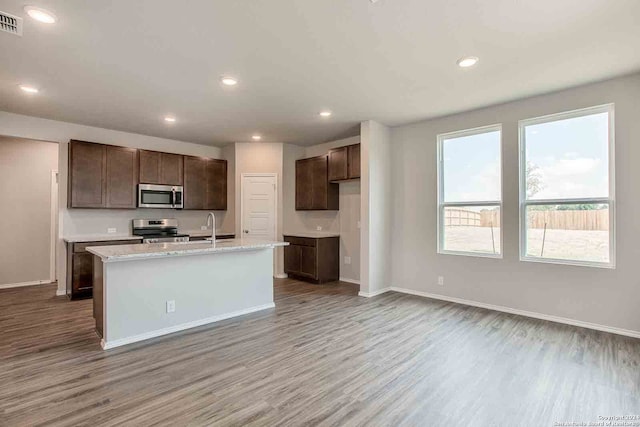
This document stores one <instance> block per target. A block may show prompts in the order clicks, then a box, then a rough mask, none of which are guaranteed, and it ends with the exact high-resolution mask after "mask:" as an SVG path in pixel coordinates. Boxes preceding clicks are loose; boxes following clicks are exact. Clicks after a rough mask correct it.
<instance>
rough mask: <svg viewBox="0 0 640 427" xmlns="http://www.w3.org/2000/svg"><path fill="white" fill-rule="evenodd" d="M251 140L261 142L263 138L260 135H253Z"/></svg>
mask: <svg viewBox="0 0 640 427" xmlns="http://www.w3.org/2000/svg"><path fill="white" fill-rule="evenodd" d="M251 139H253V140H254V141H260V140H261V139H262V136H260V135H253V136H252V137H251Z"/></svg>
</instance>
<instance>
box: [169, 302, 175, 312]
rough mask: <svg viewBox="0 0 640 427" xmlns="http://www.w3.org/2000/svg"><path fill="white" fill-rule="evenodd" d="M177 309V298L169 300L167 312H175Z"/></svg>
mask: <svg viewBox="0 0 640 427" xmlns="http://www.w3.org/2000/svg"><path fill="white" fill-rule="evenodd" d="M175 311H176V302H175V300H171V301H167V313H173V312H175Z"/></svg>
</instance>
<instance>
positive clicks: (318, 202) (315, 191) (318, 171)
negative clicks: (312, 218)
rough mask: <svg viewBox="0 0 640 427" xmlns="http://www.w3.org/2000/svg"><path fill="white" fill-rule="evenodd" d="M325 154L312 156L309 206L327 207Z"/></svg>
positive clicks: (327, 184) (327, 181) (315, 207)
mask: <svg viewBox="0 0 640 427" xmlns="http://www.w3.org/2000/svg"><path fill="white" fill-rule="evenodd" d="M327 169H328V165H327V156H320V157H314V158H313V159H312V162H311V180H312V190H311V200H312V202H311V208H312V209H327V187H328V186H329V177H328V170H327Z"/></svg>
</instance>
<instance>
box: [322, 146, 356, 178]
mask: <svg viewBox="0 0 640 427" xmlns="http://www.w3.org/2000/svg"><path fill="white" fill-rule="evenodd" d="M357 178H360V144H355V145H348V146H345V147H339V148H334V149H332V150H329V181H331V182H335V181H345V180H348V179H357Z"/></svg>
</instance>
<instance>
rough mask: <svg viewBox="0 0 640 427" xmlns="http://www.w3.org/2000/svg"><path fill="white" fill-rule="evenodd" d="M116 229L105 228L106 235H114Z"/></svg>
mask: <svg viewBox="0 0 640 427" xmlns="http://www.w3.org/2000/svg"><path fill="white" fill-rule="evenodd" d="M115 232H116V229H115V228H107V233H109V234H112V233H115Z"/></svg>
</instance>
